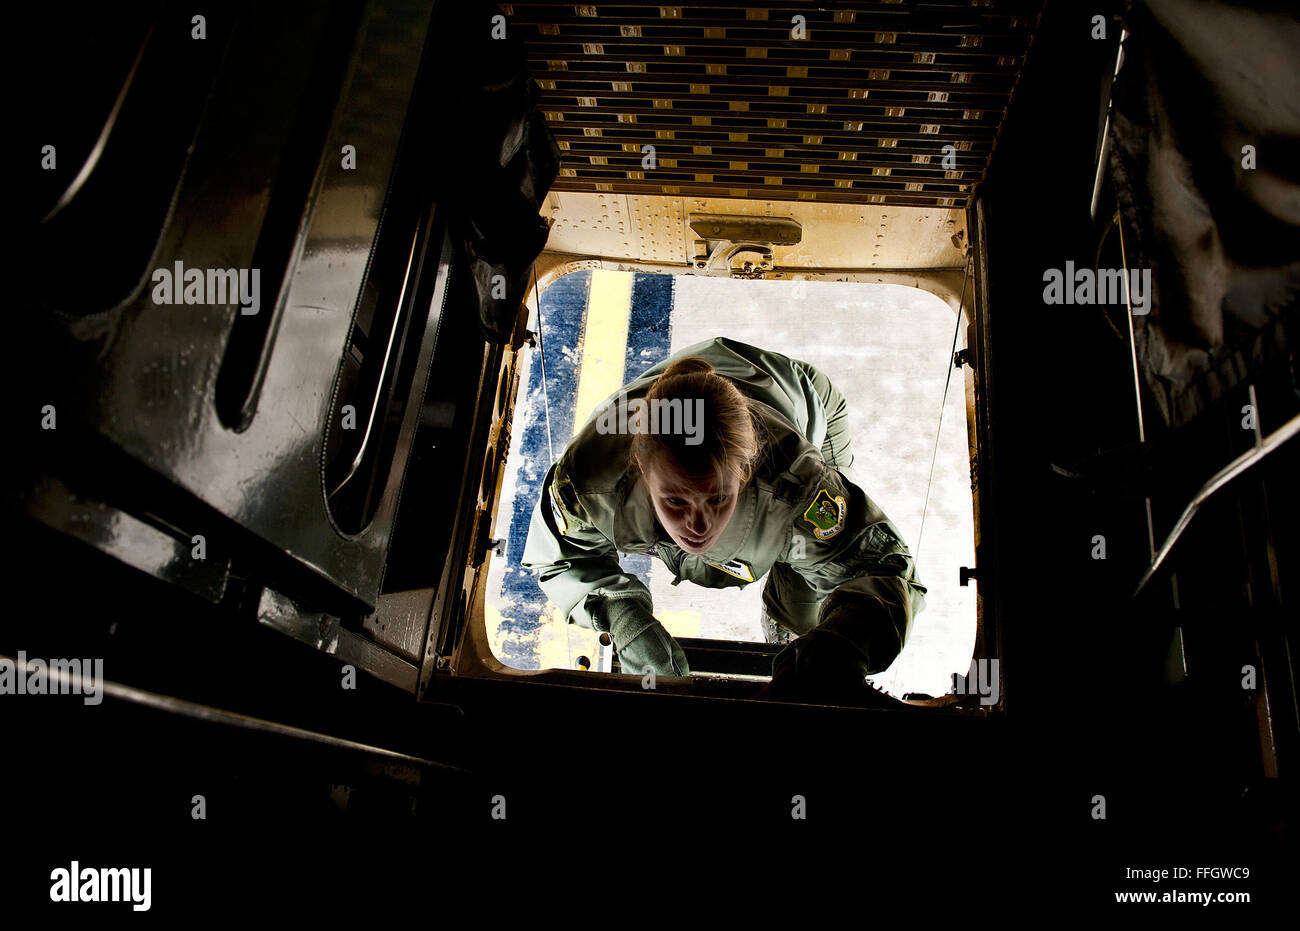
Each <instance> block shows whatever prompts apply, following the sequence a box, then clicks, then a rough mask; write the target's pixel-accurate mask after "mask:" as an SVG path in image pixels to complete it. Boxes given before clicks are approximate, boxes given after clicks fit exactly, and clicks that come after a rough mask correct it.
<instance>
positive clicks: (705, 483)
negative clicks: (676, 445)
mask: <svg viewBox="0 0 1300 931" xmlns="http://www.w3.org/2000/svg"><path fill="white" fill-rule="evenodd" d="M655 479H656V481H655V484H656V485H658V486H659V489H658V490H659V492H660V493H661V494H665V495H692V494H702V495H722V494H727V493H728V492H729V491H731V490H732V488H731V487H730V486H732V485H734V484H736V482H735V480H734V478H733V479H732V480H731V481H727V480H726V479H724V478H723V477H722V476H720V475H718V474H717V473H716V472H714V473H713V474H711V475H707V476H699V477H692V476H689V475H686V474H685V473H683V472H682V471H680V470H679V469H677V468H676V467H674V466H671V465H669V464H667V463H664V468H663V469H662V471H659V472H657V473H656V474H655Z"/></svg>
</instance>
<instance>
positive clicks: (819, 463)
mask: <svg viewBox="0 0 1300 931" xmlns="http://www.w3.org/2000/svg"><path fill="white" fill-rule="evenodd" d="M751 407H752V409H753V411H754V414H755V417H756V419H757V421H758V424H759V429H760V432H761V433H762V434H763V436H762V440H763V453H762V455H761V457H760V458H759V462H758V466H757V467H756V468H755V470H754V477H755V479H756V480H757V481H758V482H759V483H760V485H761V484H763V483H767V484H769V485H772V484H775V483H777V482H778V481H786V482H788V481H790V480H791V479H794V480H796V481H803V482H810V481H816V479H817V477H818V476H819V475H820V474H821V472H822V470H823V469H825V468H826V463H825V460H823V459H822V454H821V450H819V449H818V448H817V447H816V446H813V445H812V444H811V443H809V442H808V439H807V437H805V436H804V435H803V434H802V433H801V432H800V431H799V429H798V427H796V426H795V425H794V424H793V423H792V422H791V421H790V418H789V417H787V416H786V415H785V414H783V413H782V412H781V411H779V410H777V409H776V408H774V407H772V406H771V405H769V404H764V403H763V402H761V401H751Z"/></svg>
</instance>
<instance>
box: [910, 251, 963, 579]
mask: <svg viewBox="0 0 1300 931" xmlns="http://www.w3.org/2000/svg"><path fill="white" fill-rule="evenodd" d="M970 264H971V260H970V258H969V257H968V258H967V260H966V264H965V266H964V267H963V268H962V272H961V297H959V298H958V299H957V325H956V326H955V327H953V331H952V349H951V350H949V352H948V359H947V374H946V375H945V376H944V379H943V401H942V402H941V403H940V404H939V426H938V427H937V428H936V429H935V431H934V453H933V454H932V455H931V456H930V477H929V479H927V480H926V483H925V503H924V504H922V505H921V529H920V530H918V531H917V533H916V549H915V550H913V551H912V571H911V573H909V577H911V576H914V575H915V574H916V565H917V563H918V562H920V560H921V537H922V535H923V534H924V533H925V514H926V511H927V510H929V507H930V487H931V485H932V484H933V483H934V463H935V460H936V459H938V458H939V435H940V433H942V431H943V409H944V408H945V407H947V406H948V385H949V384H951V382H952V370H953V369H954V368H956V366H955V365H953V361H952V360H953V355H954V354H955V353H956V352H957V334H958V333H960V332H961V315H962V311H963V310H964V309H965V307H966V280H967V278H968V277H969V274H970Z"/></svg>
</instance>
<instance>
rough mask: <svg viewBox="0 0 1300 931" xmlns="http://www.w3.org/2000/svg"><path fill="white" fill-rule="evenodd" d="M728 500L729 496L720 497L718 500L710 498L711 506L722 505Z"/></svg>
mask: <svg viewBox="0 0 1300 931" xmlns="http://www.w3.org/2000/svg"><path fill="white" fill-rule="evenodd" d="M726 500H727V496H726V495H718V496H717V497H716V498H710V499H709V502H710V503H711V504H721V503H722V502H724V501H726Z"/></svg>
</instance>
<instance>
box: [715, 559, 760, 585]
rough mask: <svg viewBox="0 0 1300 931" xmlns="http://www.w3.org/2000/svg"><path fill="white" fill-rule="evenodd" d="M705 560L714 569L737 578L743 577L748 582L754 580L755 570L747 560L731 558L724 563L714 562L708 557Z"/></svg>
mask: <svg viewBox="0 0 1300 931" xmlns="http://www.w3.org/2000/svg"><path fill="white" fill-rule="evenodd" d="M704 561H705V562H707V563H708V564H709V565H710V566H712V567H713V568H714V569H718V570H720V571H722V572H725V573H727V575H734V576H735V577H736V578H738V579H743V580H744V581H746V582H752V581H754V570H753V569H751V568H750V566H749V563H747V562H745V561H744V560H743V559H729V560H727V561H726V562H723V563H718V562H712V561H711V560H708V559H706V560H704Z"/></svg>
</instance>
